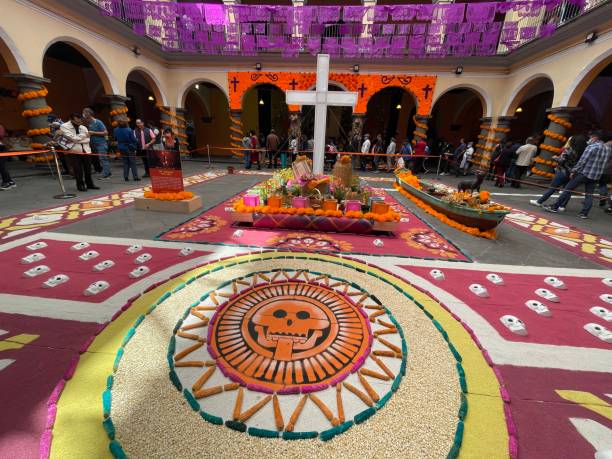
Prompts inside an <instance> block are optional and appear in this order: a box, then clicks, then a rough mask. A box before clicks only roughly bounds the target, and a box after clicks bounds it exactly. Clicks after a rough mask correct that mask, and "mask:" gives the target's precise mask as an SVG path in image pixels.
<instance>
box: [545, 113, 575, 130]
mask: <svg viewBox="0 0 612 459" xmlns="http://www.w3.org/2000/svg"><path fill="white" fill-rule="evenodd" d="M547 118H548V119H549V120H550V121H552V122H553V123H557V124H558V125H560V126H563V127H564V128H565V129H571V127H572V123H570V122H569V121H566V120H564V119H563V118H559V117H558V116H555V115H553V114H552V113H551V114H550V115H548V116H547Z"/></svg>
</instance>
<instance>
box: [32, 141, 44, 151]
mask: <svg viewBox="0 0 612 459" xmlns="http://www.w3.org/2000/svg"><path fill="white" fill-rule="evenodd" d="M45 147H46V145H45V144H44V143H38V142H32V143H31V144H30V148H33V149H34V150H42V149H43V148H45Z"/></svg>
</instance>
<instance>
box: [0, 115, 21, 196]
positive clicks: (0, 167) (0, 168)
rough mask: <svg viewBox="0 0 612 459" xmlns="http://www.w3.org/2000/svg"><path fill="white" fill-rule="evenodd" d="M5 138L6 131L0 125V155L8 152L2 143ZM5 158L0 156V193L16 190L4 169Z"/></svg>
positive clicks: (9, 175)
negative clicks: (0, 178)
mask: <svg viewBox="0 0 612 459" xmlns="http://www.w3.org/2000/svg"><path fill="white" fill-rule="evenodd" d="M5 138H6V129H5V128H4V126H3V125H2V124H0V154H2V153H5V152H6V151H8V147H7V146H6V145H5V143H4V139H5ZM7 159H8V158H7V157H6V156H0V175H1V176H2V185H0V190H1V191H6V190H10V189H11V188H16V187H17V185H15V182H13V179H12V178H11V174H9V173H8V170H7V169H6V162H7Z"/></svg>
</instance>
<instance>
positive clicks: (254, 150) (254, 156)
mask: <svg viewBox="0 0 612 459" xmlns="http://www.w3.org/2000/svg"><path fill="white" fill-rule="evenodd" d="M249 135H250V140H251V163H255V162H256V163H257V170H261V156H260V155H259V150H258V148H259V138H258V137H257V133H256V132H255V131H251V132H249Z"/></svg>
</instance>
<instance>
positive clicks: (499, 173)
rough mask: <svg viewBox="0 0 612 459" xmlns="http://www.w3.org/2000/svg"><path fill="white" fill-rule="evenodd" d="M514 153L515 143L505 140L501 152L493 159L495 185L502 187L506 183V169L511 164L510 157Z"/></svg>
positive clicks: (512, 156)
mask: <svg viewBox="0 0 612 459" xmlns="http://www.w3.org/2000/svg"><path fill="white" fill-rule="evenodd" d="M515 153H516V148H515V145H513V144H512V141H510V140H508V141H506V144H505V145H504V146H503V147H502V149H501V152H500V153H499V155H498V156H497V158H495V160H494V161H493V162H494V163H495V186H497V187H499V188H503V187H504V185H505V184H506V171H507V170H508V168H509V167H510V164H512V158H514V154H515Z"/></svg>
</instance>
